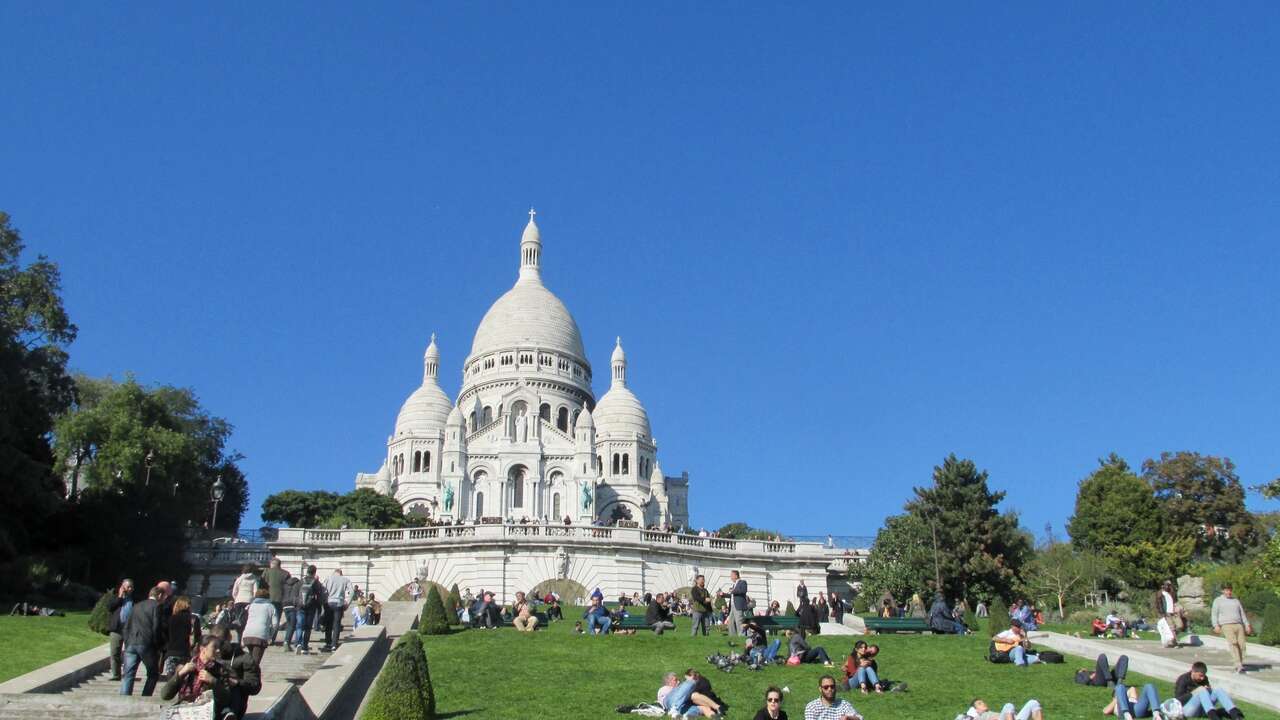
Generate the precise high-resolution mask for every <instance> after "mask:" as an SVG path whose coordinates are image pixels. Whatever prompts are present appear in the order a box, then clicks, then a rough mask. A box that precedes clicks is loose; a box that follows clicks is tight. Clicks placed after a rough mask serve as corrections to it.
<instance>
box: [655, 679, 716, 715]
mask: <svg viewBox="0 0 1280 720" xmlns="http://www.w3.org/2000/svg"><path fill="white" fill-rule="evenodd" d="M699 679H701V680H704V681H706V678H703V677H702V676H701V675H698V673H697V672H696V671H694V670H692V669H690V670H686V671H685V675H684V677H681V676H679V675H677V674H675V673H673V672H669V673H667V674H666V675H665V676H664V677H663V678H662V686H661V687H659V688H658V704H659V705H661V706H662V709H663V710H666V711H667V712H668V713H669V714H670V715H671V716H672V717H715V716H716V714H717V713H719V712H720V710H721V705H720V704H719V703H717V702H716V701H714V700H712V699H711V697H709V696H708V695H707V694H705V693H702V692H698V691H697V687H698V685H699V683H698V680H699ZM706 687H707V688H708V689H709V688H710V687H711V683H710V681H706Z"/></svg>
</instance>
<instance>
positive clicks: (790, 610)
mask: <svg viewBox="0 0 1280 720" xmlns="http://www.w3.org/2000/svg"><path fill="white" fill-rule="evenodd" d="M783 614H784V615H786V616H787V617H795V615H796V606H795V605H794V604H793V603H792V602H791V601H790V600H788V601H787V609H786V612H784V613H783Z"/></svg>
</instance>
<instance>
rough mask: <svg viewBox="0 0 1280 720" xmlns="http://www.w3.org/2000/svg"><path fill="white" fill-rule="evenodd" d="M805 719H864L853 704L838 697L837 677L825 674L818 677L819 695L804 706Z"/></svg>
mask: <svg viewBox="0 0 1280 720" xmlns="http://www.w3.org/2000/svg"><path fill="white" fill-rule="evenodd" d="M804 720H862V716H861V715H859V714H858V711H857V710H854V709H853V705H850V704H849V701H848V700H845V699H844V698H842V697H836V679H835V678H833V677H831V676H830V675H823V676H822V677H821V678H819V679H818V697H817V698H815V699H813V700H810V701H809V704H808V705H805V706H804Z"/></svg>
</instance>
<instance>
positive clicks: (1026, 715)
mask: <svg viewBox="0 0 1280 720" xmlns="http://www.w3.org/2000/svg"><path fill="white" fill-rule="evenodd" d="M1039 709H1040V703H1038V702H1036V701H1035V700H1028V701H1027V704H1026V705H1023V706H1022V709H1021V710H1018V712H1017V714H1014V707H1013V703H1005V704H1004V707H1002V708H1000V720H1007V718H1011V717H1012V718H1014V719H1015V720H1030V718H1031V714H1032V713H1034V712H1035V711H1037V710H1039Z"/></svg>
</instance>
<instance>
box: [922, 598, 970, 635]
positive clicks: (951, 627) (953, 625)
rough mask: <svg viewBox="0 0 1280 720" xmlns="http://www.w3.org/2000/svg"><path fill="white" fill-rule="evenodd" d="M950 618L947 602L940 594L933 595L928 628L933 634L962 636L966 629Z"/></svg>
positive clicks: (962, 624)
mask: <svg viewBox="0 0 1280 720" xmlns="http://www.w3.org/2000/svg"><path fill="white" fill-rule="evenodd" d="M951 618H952V615H951V608H949V607H947V601H946V600H945V599H944V598H943V597H942V593H934V596H933V605H931V606H930V607H929V627H930V628H932V629H933V631H934V632H940V633H947V634H949V635H963V634H964V633H965V631H966V630H968V628H966V627H965V626H964V623H960V622H956V621H955V620H952V619H951Z"/></svg>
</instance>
